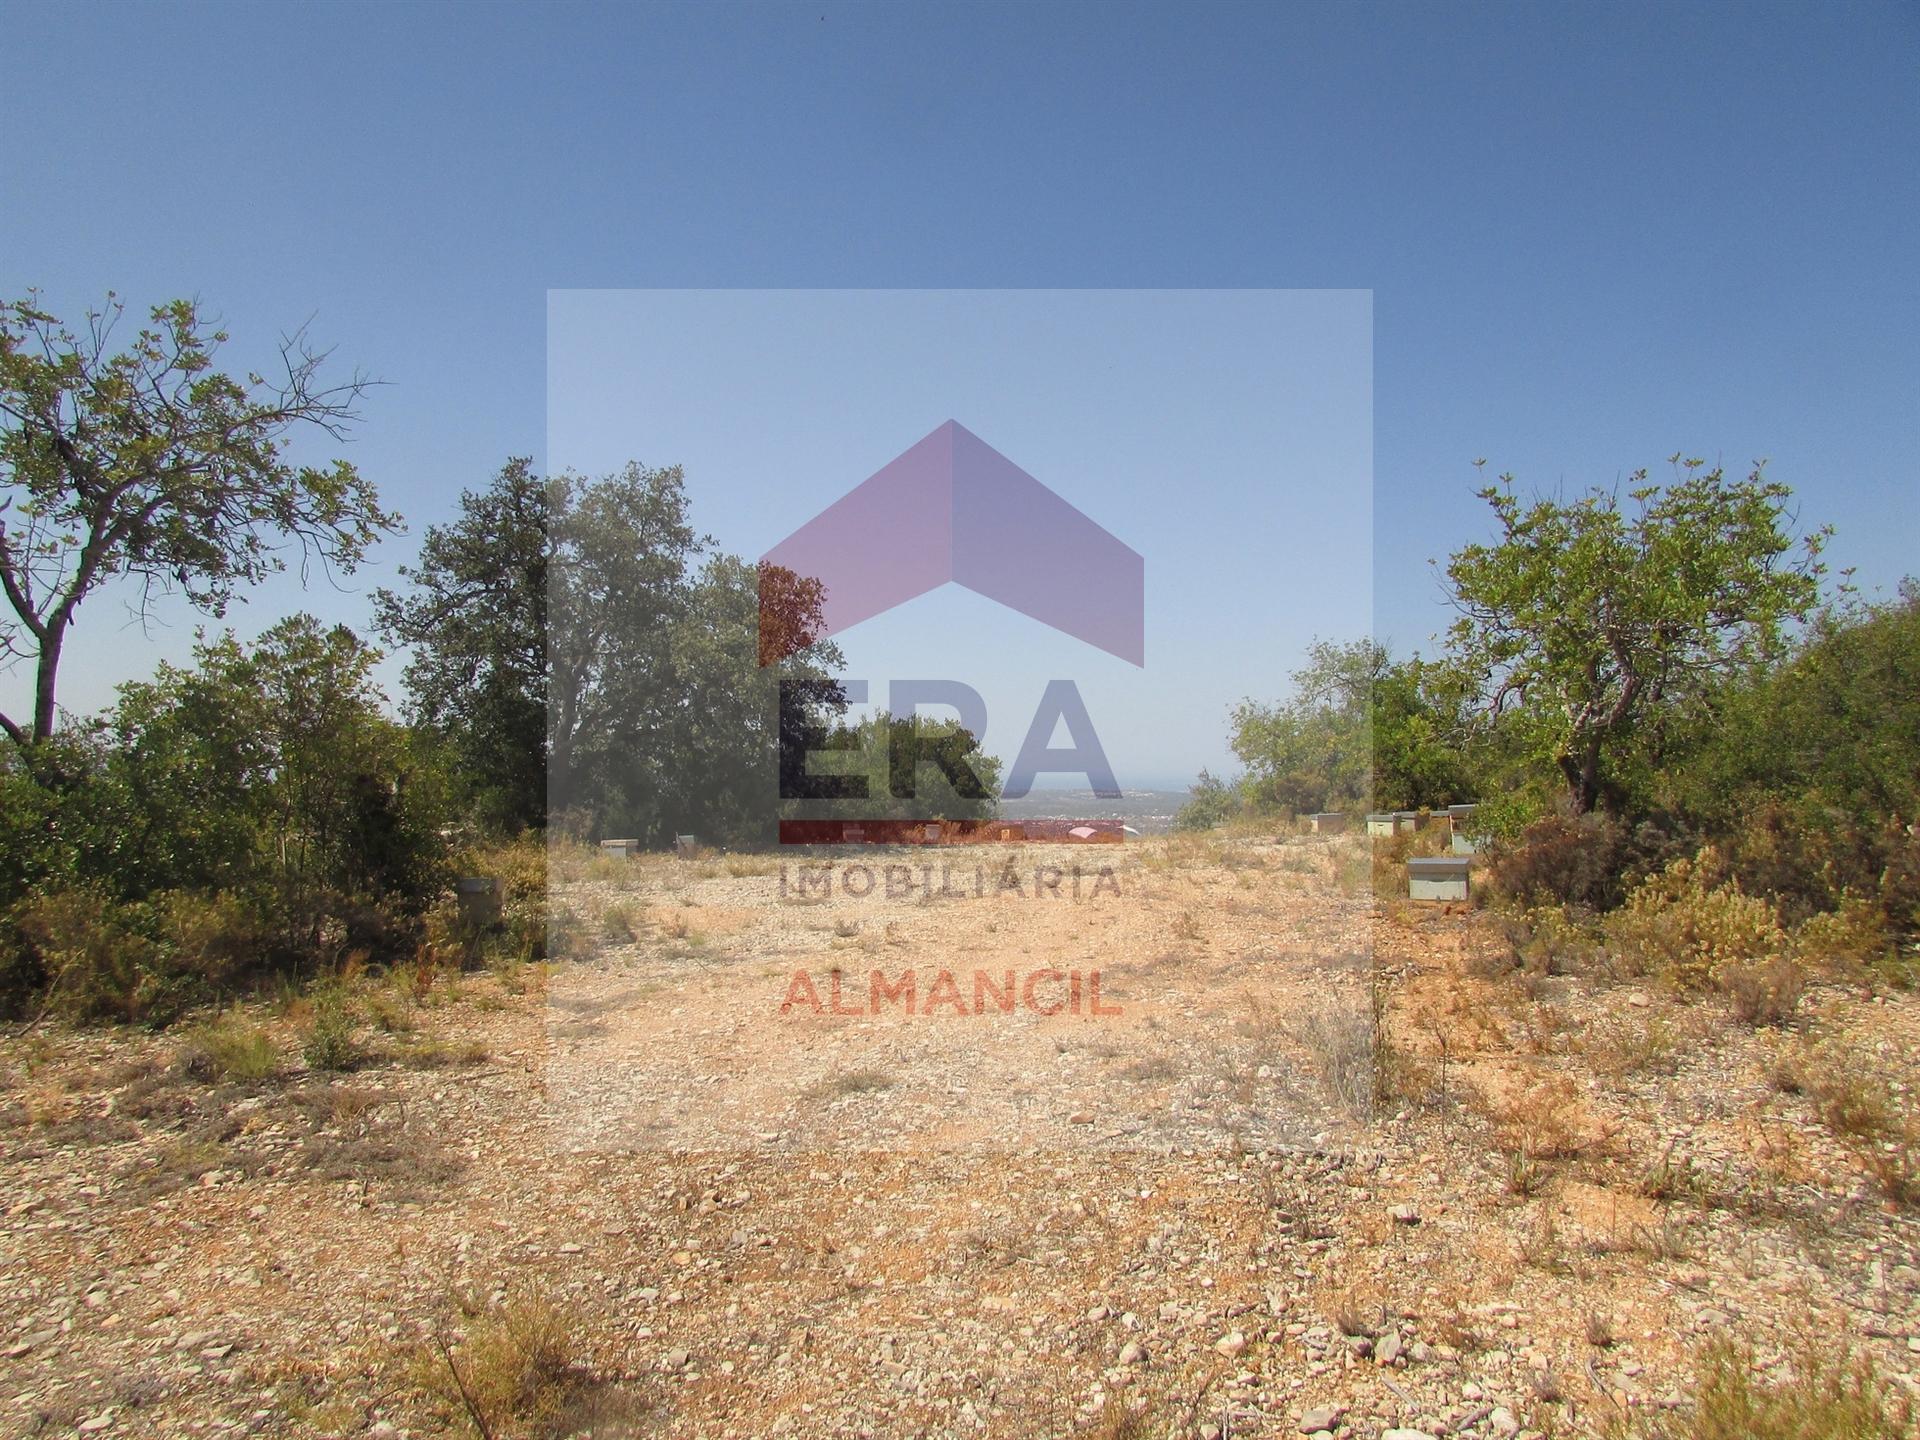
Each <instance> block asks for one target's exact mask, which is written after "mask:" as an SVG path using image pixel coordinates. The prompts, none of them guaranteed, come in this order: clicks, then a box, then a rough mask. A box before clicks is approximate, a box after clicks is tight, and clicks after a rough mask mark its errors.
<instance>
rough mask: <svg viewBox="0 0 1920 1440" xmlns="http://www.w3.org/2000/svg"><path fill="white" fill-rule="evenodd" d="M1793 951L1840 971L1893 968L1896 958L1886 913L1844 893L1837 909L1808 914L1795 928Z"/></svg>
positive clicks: (1811, 962) (1817, 963) (1859, 897)
mask: <svg viewBox="0 0 1920 1440" xmlns="http://www.w3.org/2000/svg"><path fill="white" fill-rule="evenodd" d="M1793 950H1794V954H1796V955H1797V956H1799V957H1800V958H1801V959H1802V960H1804V961H1806V962H1808V963H1810V964H1814V965H1824V966H1828V967H1831V968H1834V969H1839V970H1843V971H1857V970H1873V969H1892V968H1895V967H1894V966H1893V963H1892V962H1893V961H1894V960H1895V959H1896V958H1897V951H1896V949H1895V945H1894V939H1893V935H1892V934H1891V932H1890V931H1889V929H1888V926H1887V919H1886V914H1885V912H1884V911H1883V910H1882V909H1881V907H1880V906H1879V905H1878V904H1876V903H1875V902H1873V901H1871V900H1867V899H1865V898H1864V897H1862V896H1859V895H1852V894H1849V895H1843V896H1841V897H1840V903H1839V906H1838V907H1837V908H1836V909H1833V910H1828V911H1823V912H1821V913H1820V914H1818V915H1810V916H1808V917H1807V918H1806V919H1805V920H1803V921H1801V922H1800V924H1799V925H1798V926H1797V927H1795V929H1794V932H1793Z"/></svg>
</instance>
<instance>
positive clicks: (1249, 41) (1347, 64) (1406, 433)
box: [0, 0, 1920, 773]
mask: <svg viewBox="0 0 1920 1440" xmlns="http://www.w3.org/2000/svg"><path fill="white" fill-rule="evenodd" d="M1915 17H1916V11H1915V10H1914V8H1913V7H1912V6H1910V5H1895V4H1880V5H1855V6H1847V5H1838V6H1824V7H1812V6H1743V7H1727V6H1686V5H1679V6H1664V5H1663V6H1646V7H1638V8H1624V7H1608V8H1601V7H1581V6H1555V7H1541V6H1491V5H1489V6H1477V7H1472V8H1461V9H1454V10H1451V11H1446V12H1442V11H1441V10H1439V9H1438V8H1436V7H1415V6H1388V7H1360V6H1341V7H1331V6H1330V7H1325V8H1320V9H1311V10H1309V9H1302V8H1286V9H1282V8H1280V7H1266V6H1260V7H1256V6H1251V5H1247V6H1238V5H1234V6H1214V7H1199V6H1177V7H1176V6H1125V5H1112V4H1104V5H1098V6H1093V5H1083V6H1076V5H1050V6H1025V5H1023V6H1018V7H1000V6H993V5H984V4H974V5H966V6H944V7H924V6H901V5H889V6H872V7H869V6H857V5H846V4H840V3H828V0H812V3H810V4H807V5H753V6H737V7H732V8H720V7H715V6H692V5H688V6H673V7H650V8H641V9H626V8H622V9H618V10H615V9H613V8H611V7H610V8H608V9H607V10H604V11H593V10H585V9H571V8H567V7H562V6H544V7H540V8H508V7H498V8H492V7H484V6H469V7H459V8H454V7H446V6H429V5H386V6H380V7H364V8H362V7H355V6H349V5H333V6H328V7H311V8H308V9H304V10H299V11H294V10H290V9H271V10H270V9H267V8H265V7H261V8H242V7H240V6H237V5H233V6H225V5H223V6H185V7H167V8H160V7H135V6H130V5H129V6H104V5H103V6H95V7H85V8H82V7H56V6H52V5H25V4H5V5H0V50H4V52H5V53H6V54H7V55H8V58H9V60H10V63H9V65H8V79H7V84H6V85H5V86H4V87H0V136H4V144H3V145H0V293H7V294H13V293H16V292H18V291H20V290H21V289H23V288H25V287H26V286H29V285H34V286H38V287H40V288H41V289H42V290H43V291H44V292H45V296H46V299H47V301H48V302H49V303H50V304H51V305H52V306H53V307H54V308H56V309H60V310H74V309H78V308H79V307H80V306H81V305H82V304H83V303H85V302H86V301H87V300H88V299H90V298H93V297H96V296H97V295H98V294H99V292H101V291H102V290H104V289H106V288H108V287H112V288H115V289H117V290H119V291H120V292H121V293H122V294H124V295H126V296H127V297H128V298H129V299H131V300H134V301H136V302H138V303H142V304H144V303H147V302H149V301H152V300H156V299H160V298H164V297H167V296H170V295H174V294H177V293H183V292H184V293H193V294H198V295H199V296H201V297H202V298H203V299H204V300H205V301H206V302H208V304H209V305H210V306H212V307H214V308H216V309H217V310H218V311H219V312H220V313H221V314H222V315H223V316H224V317H225V319H226V320H227V322H228V323H229V325H230V327H231V328H232V330H233V331H234V334H235V337H236V339H235V346H234V353H235V358H236V360H237V361H238V362H239V363H245V362H246V360H248V359H249V358H251V357H252V356H253V355H257V354H258V353H259V351H260V349H261V348H262V347H263V346H264V345H265V344H266V343H267V342H268V341H269V340H270V339H271V337H272V336H273V335H274V334H275V333H277V331H278V330H280V329H282V328H285V327H289V326H293V325H297V324H299V323H300V322H302V321H304V320H306V319H308V317H310V316H311V317H312V320H313V327H314V332H315V334H316V335H317V336H319V337H320V338H322V339H324V340H327V341H331V342H334V343H336V344H337V346H338V350H337V359H338V363H339V364H340V366H341V367H342V368H343V369H345V368H351V367H353V366H356V365H357V366H360V367H363V368H365V369H366V370H367V371H369V372H371V373H372V374H374V375H377V376H379V377H380V378H382V379H384V380H385V381H387V382H388V384H387V385H386V386H385V387H384V388H383V389H381V390H380V391H378V392H377V393H376V394H375V395H374V396H373V397H372V398H371V399H370V401H369V403H368V405H367V420H366V424H365V426H364V427H363V429H362V431H361V434H360V438H359V440H358V441H357V443H356V444H355V445H354V446H353V448H352V452H351V453H352V455H353V458H354V459H355V460H356V461H357V462H358V463H359V464H360V465H361V466H362V468H363V469H364V470H365V471H366V472H367V473H368V474H369V475H371V476H372V477H373V478H374V479H375V480H376V481H377V482H378V483H379V484H380V485H381V487H382V489H383V491H384V493H385V494H386V495H387V496H388V497H389V498H390V499H391V501H392V502H393V503H394V504H396V505H397V506H398V507H399V508H400V509H401V510H402V511H404V512H405V513H406V514H407V516H408V517H409V520H410V521H411V522H412V524H413V526H414V529H415V531H416V533H417V531H418V529H419V528H420V527H421V526H423V525H424V524H426V523H430V522H432V521H434V520H436V519H441V518H444V517H445V516H446V515H447V514H448V513H449V512H450V511H451V509H452V508H453V505H454V503H455V500H456V497H457V494H458V492H459V489H460V488H461V487H462V486H463V485H474V484H477V483H480V482H481V481H483V480H484V478H485V477H486V476H487V475H488V474H489V473H491V472H492V470H494V469H495V468H496V467H497V466H498V465H499V463H500V462H501V460H502V459H503V458H504V457H505V456H506V455H508V454H512V453H523V452H528V451H531V452H534V453H536V454H539V453H540V452H541V450H542V447H543V443H544V439H543V411H544V401H545V377H544V361H545V323H546V306H547V292H548V290H549V289H550V288H567V287H579V286H607V287H626V286H644V287H667V288H671V287H683V286H684V287H741V286H750V287H775V288H781V287H813V286H832V287H890V286H915V287H920V286H932V287H951V286H962V287H965V286H990V287H1109V286H1112V287H1135V286H1174V287H1183V286H1201V287H1351V288H1359V289H1367V290H1371V291H1372V292H1373V297H1374V298H1373V317H1374V344H1373V353H1374V365H1375V370H1374V455H1375V467H1376V469H1375V484H1376V495H1377V502H1378V504H1377V526H1376V556H1375V572H1376V592H1375V613H1376V623H1377V626H1378V629H1379V630H1380V632H1381V633H1382V634H1384V635H1386V636H1387V637H1389V638H1391V639H1392V640H1394V641H1395V642H1396V643H1397V644H1398V645H1399V646H1400V647H1401V648H1403V649H1404V648H1410V647H1413V646H1417V645H1421V644H1424V643H1425V640H1426V637H1427V636H1428V635H1429V634H1430V633H1431V632H1432V631H1433V630H1435V629H1436V628H1438V626H1439V625H1440V624H1441V623H1442V621H1443V619H1444V615H1443V613H1442V612H1441V611H1440V610H1439V608H1438V607H1437V604H1436V593H1437V592H1436V588H1435V585H1434V582H1433V579H1432V576H1431V574H1430V572H1429V571H1428V570H1427V568H1426V565H1425V561H1426V559H1427V558H1428V557H1429V556H1432V555H1436V554H1444V553H1445V552H1446V550H1448V549H1450V548H1451V547H1452V546H1454V545H1456V544H1458V543H1460V542H1461V541H1463V540H1465V539H1468V538H1471V537H1474V536H1476V535H1478V534H1480V533H1482V531H1483V529H1484V520H1483V516H1482V514H1481V513H1480V511H1479V508H1478V506H1477V503H1476V502H1474V501H1473V500H1472V499H1471V495H1470V492H1471V490H1472V488H1473V485H1474V483H1475V476H1474V472H1473V471H1472V469H1471V467H1470V463H1469V462H1470V461H1472V460H1473V459H1474V458H1476V457H1481V456H1485V457H1487V458H1488V459H1489V461H1490V462H1491V464H1490V468H1491V469H1501V468H1510V469H1512V470H1514V471H1516V472H1517V473H1518V474H1519V475H1520V476H1521V477H1522V478H1523V480H1525V481H1529V482H1534V483H1539V484H1544V485H1552V484H1555V483H1570V484H1573V483H1585V482H1588V481H1600V482H1609V481H1612V480H1613V479H1615V478H1616V477H1618V476H1620V475H1622V474H1624V473H1625V472H1627V471H1629V470H1631V469H1633V468H1634V467H1636V466H1639V465H1643V464H1644V465H1658V464H1659V462H1660V461H1661V460H1662V459H1663V458H1664V457H1665V456H1667V455H1668V454H1671V453H1672V452H1674V451H1675V450H1688V451H1692V452H1695V453H1701V454H1705V455H1708V456H1712V457H1718V458H1723V459H1724V460H1725V461H1726V462H1727V463H1728V464H1729V465H1733V466H1742V467H1744V465H1745V464H1746V463H1747V462H1749V461H1750V460H1752V459H1753V458H1755V457H1758V456H1763V455H1764V456H1767V457H1770V460H1771V466H1770V469H1771V472H1772V473H1773V474H1774V475H1775V476H1777V477H1778V478H1780V479H1783V480H1786V481H1788V482H1789V483H1791V484H1793V485H1794V486H1795V487H1796V489H1797V490H1798V492H1799V494H1800V496H1801V502H1802V510H1803V514H1804V516H1805V518H1806V519H1807V520H1808V521H1809V522H1810V523H1812V522H1825V521H1831V522H1832V523H1834V524H1835V525H1836V526H1837V527H1838V531H1839V534H1838V538H1837V539H1836V541H1835V543H1834V545H1833V547H1832V551H1831V555H1832V558H1833V559H1834V561H1835V563H1836V564H1841V565H1854V566H1857V567H1858V569H1859V572H1860V575H1861V577H1862V579H1863V580H1864V581H1866V582H1867V583H1868V584H1869V585H1875V584H1878V585H1884V586H1890V585H1891V584H1892V582H1893V581H1894V580H1895V579H1896V578H1897V577H1898V575H1899V574H1901V573H1902V572H1903V570H1904V569H1907V568H1913V567H1912V562H1911V560H1910V558H1909V557H1910V554H1911V552H1912V550H1913V537H1914V535H1915V534H1916V531H1917V530H1920V526H1917V525H1916V521H1920V485H1917V484H1916V480H1915V457H1916V455H1920V406H1916V403H1915V400H1916V393H1917V392H1920V386H1917V385H1916V381H1920V347H1917V346H1916V340H1915V337H1916V320H1920V314H1917V313H1916V312H1917V311H1920V304H1916V300H1917V298H1920V297H1917V295H1916V291H1917V290H1920V280H1917V279H1916V270H1915V266H1914V264H1913V261H1912V249H1913V236H1914V234H1915V233H1916V230H1920V226H1917V225H1916V221H1917V220H1920V204H1916V201H1917V199H1920V195H1917V193H1916V192H1917V191H1920V169H1917V167H1916V166H1915V165H1914V163H1913V160H1912V156H1913V153H1914V150H1915V141H1916V139H1920V125H1917V124H1916V120H1917V119H1920V113H1917V112H1920V85H1917V84H1916V81H1915V78H1914V77H1915V74H1916V70H1915V62H1916V59H1920V21H1916V18H1915ZM989 438H991V437H989ZM639 458H642V459H646V460H649V461H652V462H655V463H661V462H666V461H670V460H672V459H675V458H678V457H674V456H671V455H665V454H648V455H644V456H641V457H639ZM690 481H691V483H692V486H693V493H694V496H695V503H696V508H697V514H698V518H699V519H700V521H701V523H702V524H703V525H704V526H705V527H706V528H709V529H714V530H719V529H721V528H722V524H721V521H722V517H721V515H719V514H716V513H712V511H713V509H714V507H708V508H707V509H700V508H699V507H700V499H701V491H700V477H699V476H698V475H691V476H690ZM1113 528H1115V529H1116V530H1119V529H1122V528H1123V527H1122V526H1121V525H1115V526H1114V527H1113ZM1283 543H1284V537H1282V536H1276V537H1275V544H1276V547H1279V546H1281V545H1282V544H1283ZM407 548H408V542H405V541H403V542H400V543H398V544H395V545H392V546H390V547H388V548H387V550H386V551H385V552H384V555H383V559H382V561H381V563H380V564H379V565H377V566H373V567H369V568H368V569H367V570H365V571H363V572H362V575H361V576H360V577H357V579H356V580H355V581H354V582H352V583H353V584H354V585H355V586H356V589H357V590H363V589H365V588H370V586H371V585H372V584H375V583H379V582H380V581H382V580H385V579H388V578H390V574H391V569H392V566H393V565H394V564H396V563H398V562H399V561H400V560H401V559H403V558H404V557H405V554H406V551H407ZM1207 562H1208V552H1207V547H1206V544H1205V541H1204V537H1198V536H1196V537H1195V538H1194V539H1193V541H1192V543H1191V546H1190V548H1185V549H1176V550H1174V551H1173V552H1172V553H1170V555H1169V560H1168V562H1167V563H1170V564H1174V565H1179V564H1187V565H1191V566H1194V567H1199V566H1203V565H1205V564H1206V563H1207ZM1246 579H1247V582H1248V585H1249V587H1250V589H1252V590H1253V591H1255V592H1256V593H1257V589H1258V587H1259V585H1260V584H1261V583H1262V581H1263V577H1262V576H1261V575H1258V574H1250V575H1248V576H1247V577H1246ZM297 604H305V605H307V606H309V607H310V608H313V609H315V610H318V611H320V612H322V613H325V614H329V615H340V616H342V617H344V618H348V619H357V618H359V617H360V616H361V615H363V614H364V602H363V600H362V599H361V598H360V596H359V595H358V594H357V593H355V594H345V595H342V594H335V593H332V592H327V591H322V592H319V593H317V594H311V595H308V596H306V597H301V596H299V595H298V594H297V592H294V591H292V589H291V587H287V586H276V587H273V588H271V589H270V590H269V591H267V592H266V593H264V594H262V595H261V596H259V597H258V598H257V599H256V601H255V603H254V604H253V606H252V607H251V610H252V614H250V615H241V616H239V617H237V618H238V621H239V623H240V624H241V625H242V627H243V628H252V627H254V626H257V625H258V624H259V623H261V622H263V621H264V620H266V619H267V618H269V617H270V616H271V615H273V614H276V613H279V612H280V611H281V610H284V609H286V608H289V607H290V606H292V605H297ZM82 615H83V619H82V625H83V630H82V632H81V636H82V638H81V639H80V640H79V641H77V642H76V645H77V653H76V656H75V659H74V660H73V661H72V662H70V663H71V667H72V668H71V672H70V674H69V676H68V679H67V689H66V696H67V699H68V700H69V703H72V704H74V705H77V706H80V707H82V708H85V707H86V706H88V705H90V704H95V703H98V701H99V700H100V699H102V698H104V696H105V695H106V693H108V689H109V687H110V685H111V683H112V682H113V681H116V680H118V679H122V678H126V677H128V676H132V675H136V674H140V673H143V672H144V671H145V670H147V669H148V668H150V666H151V664H152V661H153V658H154V657H155V655H156V654H161V653H176V652H178V651H179V650H180V649H182V648H184V645H185V641H186V637H187V635H188V633H189V632H190V629H191V624H192V621H191V618H190V617H186V616H170V617H168V618H169V619H170V620H171V621H172V622H173V623H172V625H171V628H169V629H165V630H162V631H159V632H156V633H155V634H154V635H152V636H149V637H142V636H139V635H137V634H135V633H133V632H130V631H128V630H126V629H125V628H124V626H123V623H122V622H123V617H122V616H121V615H120V613H119V612H118V611H117V610H115V609H114V608H113V607H112V602H111V600H110V599H107V598H104V597H103V598H102V599H98V600H96V601H95V602H94V603H93V604H92V605H91V606H90V607H88V609H87V610H85V611H83V612H82ZM1294 658H1295V657H1293V656H1292V655H1290V654H1275V655H1273V656H1272V657H1271V662H1272V663H1271V667H1270V670H1271V676H1272V683H1271V686H1270V687H1269V688H1271V689H1273V690H1276V691H1277V690H1278V689H1279V688H1280V685H1281V683H1282V679H1283V676H1284V673H1285V671H1286V670H1287V668H1288V667H1289V666H1290V664H1291V663H1292V661H1293V659H1294ZM5 686H6V682H5V681H4V680H0V693H6V691H5ZM1218 726H1219V717H1217V716H1202V717H1198V718H1197V719H1195V720H1194V721H1193V722H1192V723H1191V724H1188V723H1185V722H1182V724H1181V725H1180V726H1179V727H1178V728H1177V729H1173V730H1168V731H1167V732H1166V733H1165V735H1164V753H1163V754H1159V755H1157V756H1155V757H1154V760H1155V767H1156V768H1164V769H1166V770H1168V771H1170V772H1175V773H1184V772H1185V771H1186V770H1187V769H1189V768H1191V767H1192V766H1193V765H1194V764H1195V763H1197V762H1198V761H1200V760H1204V759H1205V758H1207V753H1206V748H1205V743H1204V737H1205V736H1206V735H1208V734H1217V731H1218ZM1143 753H1144V752H1143Z"/></svg>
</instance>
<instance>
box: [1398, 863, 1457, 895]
mask: <svg viewBox="0 0 1920 1440" xmlns="http://www.w3.org/2000/svg"><path fill="white" fill-rule="evenodd" d="M1470 865H1471V862H1470V861H1469V860H1467V859H1466V858H1465V857H1464V856H1459V855H1429V856H1421V857H1418V858H1416V859H1413V860H1409V861H1407V898H1408V899H1409V900H1465V899H1466V898H1467V895H1468V885H1467V871H1468V869H1469V867H1470Z"/></svg>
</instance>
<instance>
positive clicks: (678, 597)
mask: <svg viewBox="0 0 1920 1440" xmlns="http://www.w3.org/2000/svg"><path fill="white" fill-rule="evenodd" d="M547 514H548V523H549V525H550V527H551V530H550V534H551V542H552V543H551V547H550V549H549V552H548V560H547V621H548V627H547V666H548V669H547V680H548V691H547V698H548V707H547V724H548V751H547V794H548V810H549V814H558V813H560V812H563V811H570V810H574V809H576V808H583V809H589V810H599V811H601V812H602V813H605V812H606V811H608V810H609V809H610V808H613V807H611V806H610V805H609V803H608V802H609V799H610V797H611V794H612V792H613V791H614V790H615V789H616V788H618V789H622V790H624V791H625V793H626V794H628V795H633V794H635V793H637V791H636V787H637V788H638V790H650V789H652V788H653V787H652V782H651V781H649V780H647V779H646V778H644V777H642V776H640V775H637V774H635V773H634V771H635V767H636V765H643V764H644V763H646V762H647V760H648V759H650V758H664V756H665V753H666V739H665V732H666V729H667V727H668V725H669V723H670V721H671V720H672V718H673V716H672V714H671V712H672V709H673V707H674V705H675V704H676V699H677V689H676V686H675V683H674V678H673V667H672V659H673V654H672V637H673V635H674V634H675V633H676V631H677V629H678V628H679V626H680V624H681V622H682V621H683V620H684V619H685V617H686V615H687V613H688V607H689V604H690V599H691V596H690V588H691V581H690V578H689V575H688V564H689V562H690V561H691V560H692V559H693V558H695V557H696V556H698V555H699V554H700V553H701V551H702V550H704V549H705V545H706V542H705V541H704V539H703V538H702V537H700V536H698V535H696V534H695V533H694V530H693V527H692V525H691V523H689V520H688V516H687V495H686V483H685V478H684V476H683V475H682V473H681V470H680V467H679V466H677V465H676V466H672V467H669V468H665V469H652V470H650V469H647V468H645V467H644V466H641V465H636V464H628V465H627V466H625V467H624V468H622V469H621V470H619V471H616V472H614V473H613V474H611V475H607V476H603V477H601V478H599V479H594V480H589V479H586V478H584V477H581V476H578V475H560V476H555V477H552V478H550V479H549V480H548V481H547ZM616 772H619V773H616Z"/></svg>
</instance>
